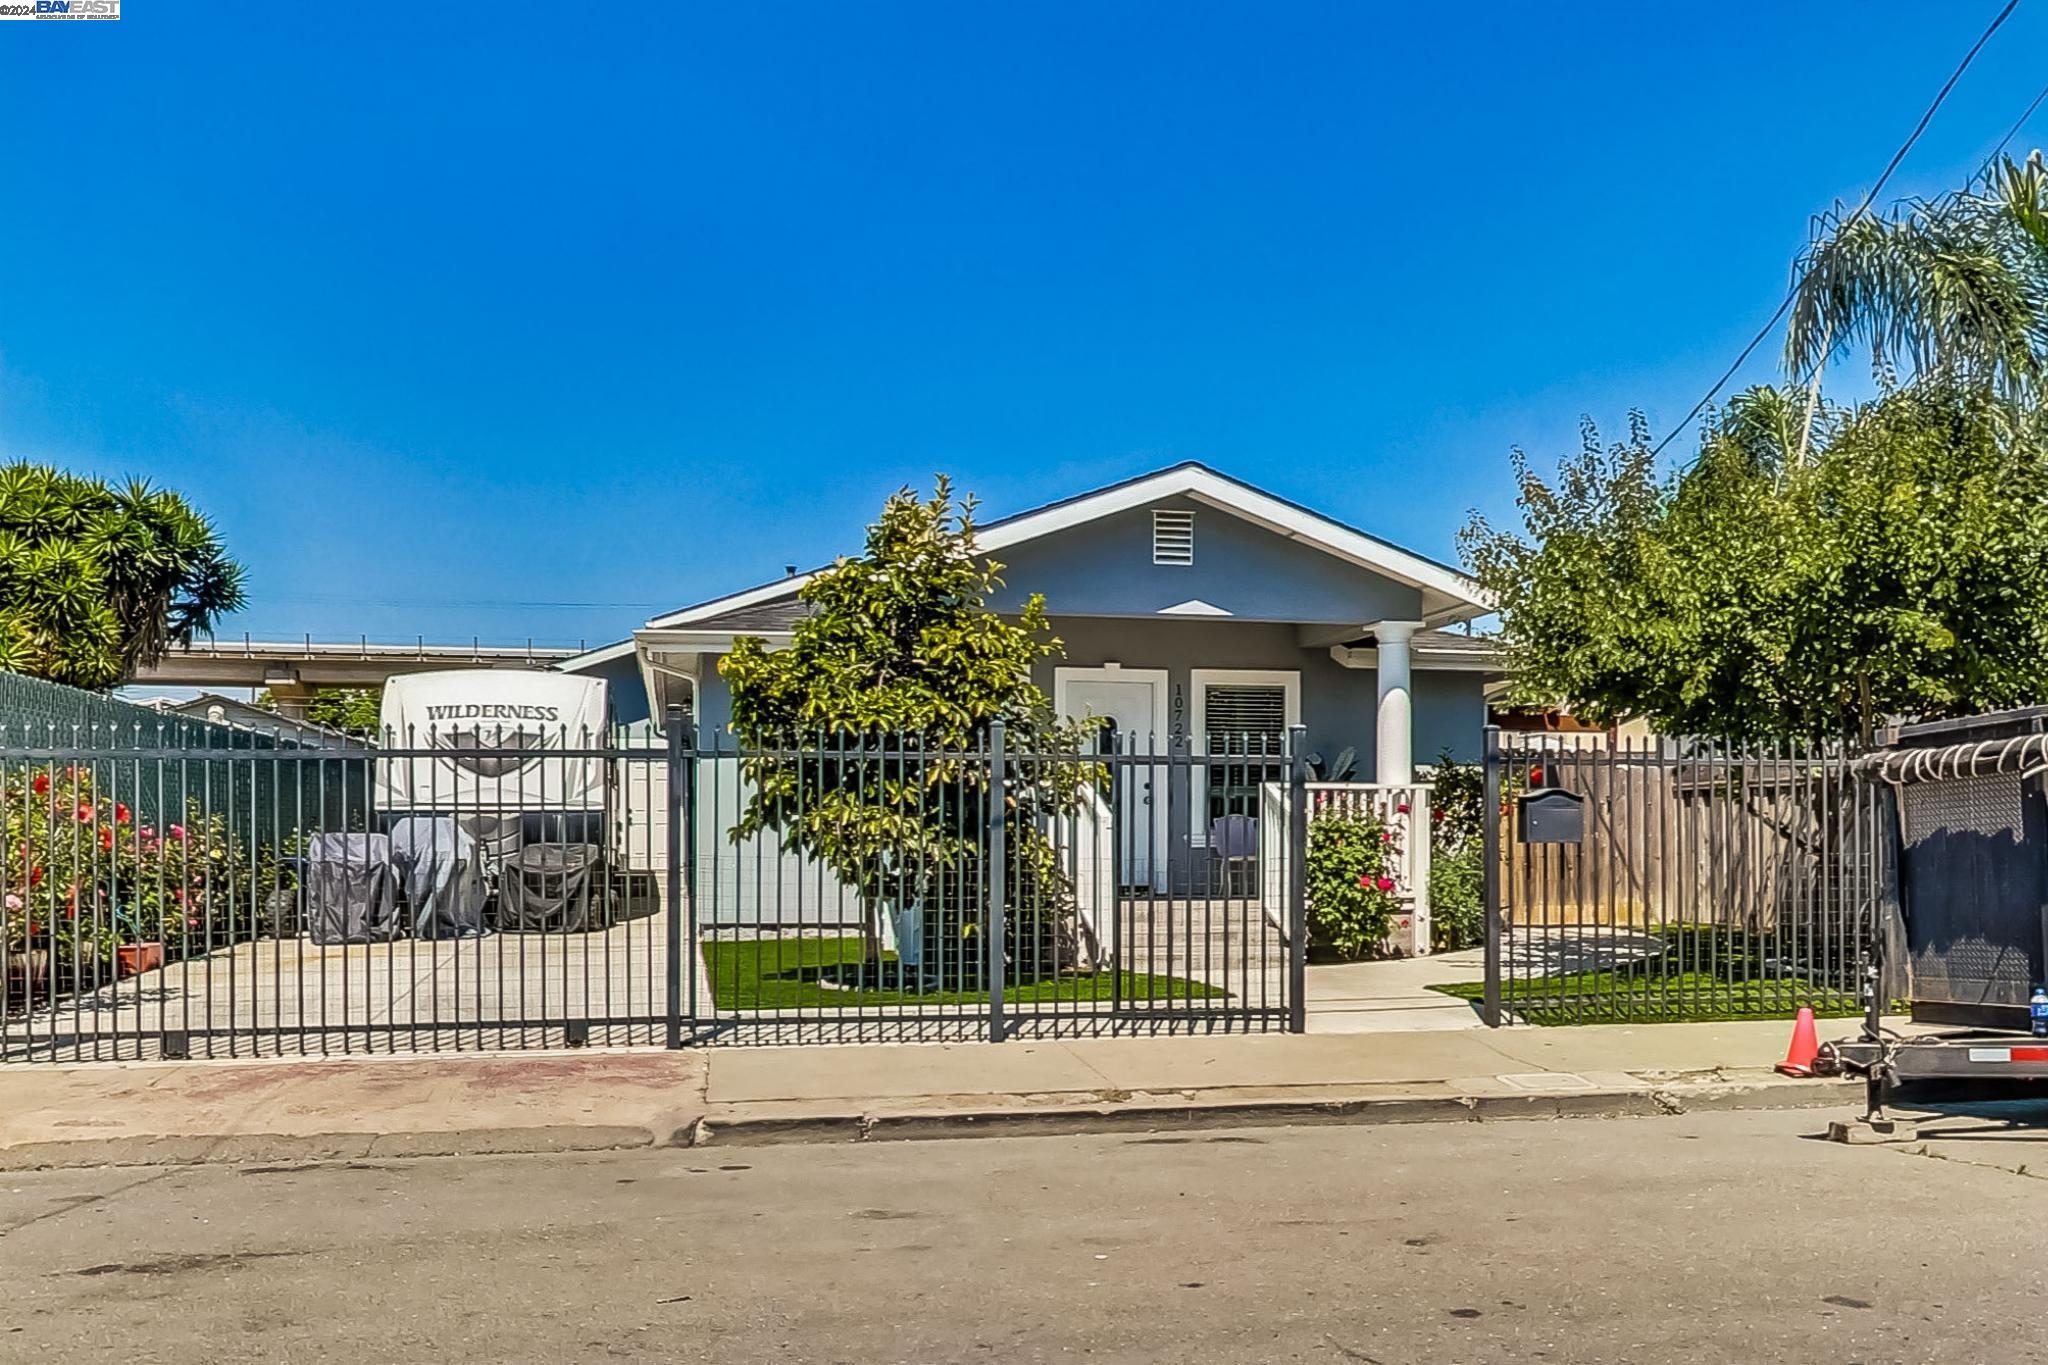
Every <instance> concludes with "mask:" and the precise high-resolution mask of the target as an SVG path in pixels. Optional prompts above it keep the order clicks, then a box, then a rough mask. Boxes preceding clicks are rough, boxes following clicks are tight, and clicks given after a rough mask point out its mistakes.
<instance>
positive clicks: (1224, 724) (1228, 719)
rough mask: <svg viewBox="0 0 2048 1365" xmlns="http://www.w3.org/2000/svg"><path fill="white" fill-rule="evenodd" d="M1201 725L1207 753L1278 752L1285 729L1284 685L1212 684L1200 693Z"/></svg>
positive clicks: (1285, 690) (1285, 696)
mask: <svg viewBox="0 0 2048 1365" xmlns="http://www.w3.org/2000/svg"><path fill="white" fill-rule="evenodd" d="M1202 728H1203V729H1204V730H1206V731H1207V732H1208V735H1209V752H1210V753H1215V754H1221V753H1233V754H1241V753H1247V752H1249V753H1254V754H1258V753H1266V752H1272V753H1278V752H1279V751H1280V741H1281V736H1282V735H1283V734H1284V733H1285V732H1286V729H1287V689H1286V688H1284V687H1276V686H1270V685H1244V684H1234V683H1217V684H1213V685H1211V686H1209V687H1208V688H1205V689H1204V690H1203V693H1202Z"/></svg>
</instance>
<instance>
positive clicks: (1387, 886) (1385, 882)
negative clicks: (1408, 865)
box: [1379, 877, 1394, 891]
mask: <svg viewBox="0 0 2048 1365" xmlns="http://www.w3.org/2000/svg"><path fill="white" fill-rule="evenodd" d="M1379 888H1380V890H1382V891H1392V890H1393V889H1394V879H1393V878H1392V877H1382V878H1380V880H1379Z"/></svg>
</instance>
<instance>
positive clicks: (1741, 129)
mask: <svg viewBox="0 0 2048 1365" xmlns="http://www.w3.org/2000/svg"><path fill="white" fill-rule="evenodd" d="M1997 8H1998V4H1997V3H1995V0H1968V3H1964V2H1963V0H1956V2H1955V3H1943V4H1926V3H1911V4H1888V3H1872V2H1871V0H1836V2H1834V3H1823V2H1821V0H1810V2H1808V3H1799V4H1788V3H1784V0H1751V2H1748V3H1737V2H1735V0H1715V2H1714V3H1707V2H1706V0H1701V3H1695V4H1688V5H1680V4H1665V3H1660V4H1643V3H1640V0H1635V2H1634V3H1625V4H1574V5H1533V4H1528V3H1521V2H1519V0H1518V2H1517V3H1483V2H1476V3H1471V4H1466V5H1461V6H1432V5H1398V6H1397V5H1392V4H1385V5H1364V4H1329V5H1310V4H1281V5H1256V6H1255V5H1250V4H1243V5H1232V6H1216V5H1206V4H1195V5H1186V4H1181V5H1164V4H1160V5H1151V6H1143V7H1138V6H1126V5H1114V4H1104V3H1100V2H1099V0H1091V2H1090V3H1087V4H1075V5H1072V6H1064V7H1053V6H1027V7H995V6H982V5H958V4H931V5H926V6H904V5H893V4H861V5H846V4H819V5H810V6H797V5H780V4H777V5H755V4H746V5H730V4H728V5H717V6H712V5H698V4H676V5H650V6H598V5H593V6H575V5H562V4H559V3H552V4H547V5H521V4H515V3H505V2H503V0H500V2H497V3H472V4H464V3H444V4H435V5H425V6H417V7H393V6H373V7H361V6H347V5H310V4H306V5H300V4H271V5H189V4H153V3H140V2H137V0H131V4H130V5H129V6H128V11H129V12H128V15H127V17H126V18H124V19H123V20H122V21H121V22H120V23H118V24H9V25H6V26H5V27H4V28H0V108H4V110H5V114H6V122H7V126H8V128H9V134H8V136H7V138H6V139H5V140H4V142H0V187H4V192H5V196H6V211H5V212H0V454H5V455H6V456H10V457H28V458H34V459H41V460H50V461H54V462H57V463H59V464H63V465H67V466H71V467H74V468H80V469H89V470H95V471H100V472H104V473H107V474H143V475H147V476H149V477H150V478H153V479H156V480H159V481H161V482H164V483H168V484H171V485H173V486H175V487H177V488H179V489H181V490H184V491H186V492H187V493H189V494H190V495H191V496H192V497H193V498H194V500H196V501H197V502H198V503H199V504H200V505H201V506H202V507H203V508H204V509H205V510H207V511H208V512H210V513H211V514H212V515H213V516H214V517H215V518H216V519H217V520H218V522H219V523H220V526H221V528H222V530H223V532H224V533H225V536H226V538H227V540H228V542H229V545H230V547H231V549H232V550H233V551H234V552H235V553H236V554H237V555H238V556H239V557H241V558H242V559H243V560H244V561H245V562H246V563H247V564H248V566H249V570H250V587H251V602H250V606H249V608H248V610H247V611H245V612H244V613H242V614H241V615H240V616H239V617H237V618H236V619H235V620H234V621H233V622H232V623H231V625H232V627H233V628H234V629H236V630H241V629H245V628H246V629H248V630H251V631H253V632H255V633H257V634H258V635H275V634H288V633H290V634H296V633H298V632H302V631H310V632H312V633H313V634H314V635H316V636H330V637H344V636H354V635H357V634H362V633H367V634H369V635H370V636H372V637H373V638H375V637H387V638H407V637H410V636H412V635H414V634H421V633H424V634H426V635H428V636H430V637H432V636H442V637H468V636H470V635H472V634H475V635H482V636H484V637H485V638H487V639H500V640H504V639H523V638H525V637H527V636H529V635H530V636H533V637H535V638H536V639H541V640H566V641H569V642H572V643H573V642H574V641H575V640H577V639H578V638H587V639H589V640H590V641H591V642H592V643H597V642H599V641H602V640H606V639H612V638H617V637H618V636H620V635H622V634H623V633H624V632H625V631H627V630H628V629H630V628H631V627H632V626H634V625H635V624H637V623H638V622H639V621H640V620H642V619H644V618H645V617H646V616H647V615H649V614H651V613H652V612H653V611H655V610H658V609H665V608H668V607H672V606H676V605H680V604H683V603H686V602H689V601H692V600H695V599H697V598H701V597H705V596H709V595H712V594H715V593H717V592H720V591H723V590H726V589H728V588H734V587H739V586H743V585H746V584H749V583H751V582H754V581H757V580H760V579H762V578H766V577H773V576H775V575H776V574H777V573H778V572H780V569H781V566H782V565H783V564H784V563H785V562H786V561H792V560H793V561H800V562H803V563H805V564H809V563H811V562H813V561H816V560H819V559H822V558H827V557H829V556H830V555H831V554H833V553H835V552H837V551H839V550H841V549H846V548H850V547H851V546H852V545H854V544H855V543H856V542H857V538H858V535H859V530H860V527H861V526H862V525H863V524H864V522H865V521H866V520H867V518H868V517H869V515H870V514H871V513H872V512H873V510H874V508H875V507H876V506H877V504H878V503H879V501H880V500H881V498H882V497H883V496H884V495H885V494H886V493H888V492H889V491H890V490H891V489H893V488H894V487H896V486H898V485H900V484H902V483H904V482H906V481H909V482H924V481H926V480H928V478H929V476H930V475H931V474H932V473H933V472H934V471H936V470H947V471H950V472H951V473H953V474H954V475H955V476H956V477H957V478H958V480H959V481H960V482H961V483H962V484H963V485H964V486H965V487H967V488H969V489H971V490H974V491H975V492H977V493H979V494H981V495H982V497H983V498H984V500H985V502H986V503H987V505H988V507H989V510H990V511H991V512H992V513H1000V512H1006V511H1013V510H1017V509H1020V508H1023V507H1026V506H1030V505H1032V504H1035V503H1037V502H1039V501H1042V500H1046V499H1049V498H1054V497H1059V496H1063V495H1066V494H1069V493H1072V492H1075V491H1079V490H1080V489H1083V488H1086V487H1090V486H1093V485H1095V484H1097V483H1102V482H1107V481H1110V480H1113V479H1116V478H1120V477H1123V476H1126V475H1129V474H1132V473H1136V472H1139V471H1142V470H1145V469H1148V468H1152V467H1155V466H1158V465H1163V464H1167V463H1170V462H1173V461H1177V460H1181V459H1190V458H1192V459H1200V460H1204V461H1207V462H1209V463H1212V464H1214V465H1216V466H1218V467H1220V468H1222V469H1224V470H1226V471H1228V472H1230V473H1233V474H1236V475H1238V476H1240V477H1243V478H1246V479H1250V480H1252V481H1254V482H1256V483H1260V484H1262V485H1265V486H1267V487H1269V488H1271V489H1273V490H1274V491H1276V492H1279V493H1282V494H1284V495H1287V496H1289V497H1292V498H1296V499H1299V500H1301V501H1304V502H1307V503H1310V504H1312V505H1315V506H1317V507H1319V508H1322V509H1325V510H1327V511H1329V512H1331V513H1333V514H1336V515H1338V516H1340V517H1343V518H1345V519H1347V520H1350V521H1352V522H1355V523H1357V524H1359V525H1361V526H1364V527H1366V528H1367V529H1370V530H1372V531H1375V532H1378V533H1380V534H1382V535H1385V536H1388V537H1391V538H1393V539H1395V540H1397V541H1400V542H1403V543H1405V544H1408V545H1410V546H1412V547H1414V548H1416V549H1418V550H1421V551H1424V552H1426V553H1430V554H1433V555H1436V556H1439V557H1443V558H1450V557H1452V556H1453V555H1454V553H1455V550H1454V542H1453V538H1454V536H1455V534H1456V531H1457V528H1458V526H1459V525H1460V524H1461V523H1462V521H1463V520H1464V518H1465V514H1466V511H1467V509H1468V508H1471V507H1474V506H1477V507H1481V508H1484V509H1486V510H1487V511H1489V512H1491V513H1494V514H1496V515H1499V514H1502V513H1507V512H1511V497H1512V492H1511V488H1510V485H1509V482H1508V472H1507V456H1508V450H1509V447H1510V446H1511V445H1514V444H1517V443H1519V444H1521V445H1523V446H1525V447H1527V448H1528V449H1529V450H1530V451H1531V452H1532V453H1533V454H1535V455H1536V456H1537V457H1538V458H1539V459H1540V460H1544V461H1547V460H1549V459H1550V458H1552V457H1553V456H1555V455H1556V454H1557V453H1559V452H1561V451H1563V450H1565V449H1568V448H1570V447H1571V446H1572V445H1573V444H1574V443H1575V441H1576V426H1577V422H1578V419H1579V416H1580V414H1581V413H1590V414H1592V415H1593V416H1594V417H1595V418H1596V419H1597V420H1599V421H1600V422H1601V423H1602V424H1603V425H1606V426H1610V427H1612V428H1614V429H1616V430H1619V429H1620V427H1621V425H1622V422H1623V418H1624V414H1625V413H1626V411H1627V409H1628V408H1629V407H1631V406H1641V407H1643V408H1645V409H1647V411H1648V412H1649V414H1650V417H1651V419H1652V421H1653V423H1654V424H1655V425H1656V427H1657V429H1658V430H1659V431H1660V432H1661V431H1663V430H1665V429H1668V425H1669V424H1670V423H1672V422H1674V421H1676V420H1677V419H1678V418H1679V417H1680V416H1682V415H1683V413H1684V412H1685V410H1686V409H1687V408H1688V407H1690V406H1691V404H1692V403H1693V401H1694V400H1695V399H1697V398H1698V397H1699V396H1700V394H1701V393H1702V392H1703V391H1704V389H1705V387H1706V385H1707V384H1708V383H1710V382H1711V381H1712V379H1713V378H1714V377H1715V376H1716V375H1717V374H1718V373H1719V371H1720V370H1721V368H1722V367H1723V366H1724V365H1725V364H1726V363H1727V361H1728V360H1730V359H1732V357H1733V356H1734V354H1735V352H1736V351H1737V349H1738V348H1739V347H1740V346H1741V344H1742V342H1743V341H1744V340H1746V339H1747V338H1748V336H1749V334H1750V333H1751V332H1752V331H1753V330H1754V329H1755V328H1756V327H1757V326H1758V325H1759V324H1760V322H1761V321H1762V319H1763V318H1764V317H1766V316H1767V315H1768V314H1769V312H1770V310H1771V309H1772V308H1773V307H1774V306H1775V304H1776V302H1777V300H1778V298H1779V297H1780V296H1781V295H1782V293H1783V291H1784V289H1785V286H1786V282H1787V279H1788V268H1789V264H1790V261H1791V258H1792V256H1793V254H1794V252H1795V251H1796V249H1797V248H1798V247H1799V245H1800V244H1801V243H1802V242H1803V241H1804V240H1805V236H1806V232H1807V221H1808V218H1809V216H1810V215H1811V214H1812V213H1813V212H1814V211H1816V210H1819V209H1821V208H1824V207H1825V206H1826V205H1827V204H1828V203H1829V202H1830V201H1831V200H1832V199H1834V198H1836V197H1838V196H1854V195H1857V194H1860V193H1861V191H1862V190H1863V189H1864V188H1865V187H1866V186H1867V185H1868V184H1869V183H1870V181H1871V180H1872V178H1874V177H1875V176H1876V174H1877V173H1878V171H1879V170H1880V169H1881V168H1882V166H1883V164H1884V162H1885V160H1886V159H1887V157H1888V156H1889V155H1890V153H1891V152H1892V150H1893V149H1894V148H1895V147H1896V146H1897V144H1898V143H1899V142H1900V141H1901V139H1902V138H1903V137H1904V136H1905V134H1906V132H1907V131H1908V130H1909V128H1910V127H1911V125H1912V123H1913V122H1914V120H1915V119H1916V118H1917V117H1918V116H1919V113H1920V111H1921V109H1922V108H1923V107H1924V105H1925V104H1926V102H1927V100H1928V99H1929V98H1930V97H1931V95H1932V94H1933V92H1934V90H1935V89H1936V88H1937V87H1938V86H1939V84H1940V82H1941V81H1942V79H1943V78H1944V77H1945V76H1946V75H1947V73H1948V70H1949V69H1950V68H1951V67H1952V66H1953V64H1954V63H1955V61H1956V60H1957V59H1958V58H1959V57H1960V55H1961V54H1962V52H1963V50H1964V49H1965V48H1966V47H1967V46H1968V44H1969V43H1970V41H1971V40H1972V39H1974V38H1975V36H1976V35H1977V33H1978V32H1979V31H1980V30H1981V29H1982V27H1983V26H1984V24H1985V23H1986V22H1988V20H1989V19H1990V17H1991V15H1992V14H1993V13H1994V12H1995V11H1996V10H1997ZM2043 52H2048V0H2032V3H2030V4H2025V5H2023V6H2022V7H2021V10H2020V11H2019V13H2018V14H2017V15H2016V16H2015V17H2014V18H2013V20H2012V21H2011V22H2010V23H2009V24H2008V25H2007V26H2006V28H2005V30H2004V31H2003V32H2002V33H2001V34H2000V35H1999V36H1998V37H1997V38H1996V39H1994V40H1993V44H1992V46H1991V47H1990V48H1989V49H1987V51H1986V53H1985V55H1984V56H1983V57H1982V58H1981V59H1980V60H1979V62H1978V64H1977V65H1976V67H1974V68H1973V69H1972V71H1971V72H1970V73H1969V75H1968V76H1966V77H1965V79H1964V81H1963V83H1962V85H1961V86H1960V87H1959V88H1958V90H1957V92H1956V94H1955V96H1954V97H1953V98H1952V99H1951V101H1950V102H1949V104H1948V105H1947V107H1946V108H1944V110H1943V111H1942V113H1941V114H1940V116H1939V117H1938V119H1937V121H1936V123H1935V125H1934V127H1933V129H1932V131H1931V132H1930V134H1929V135H1928V136H1927V138H1926V139H1925V140H1924V141H1923V142H1922V143H1921V145H1920V147H1919V149H1918V150H1917V151H1916V152H1915V154H1914V155H1913V157H1912V159H1911V160H1910V161H1908V163H1907V165H1906V167H1905V170H1904V171H1903V172H1902V173H1901V175H1900V176H1899V178H1898V179H1897V181H1896V182H1895V188H1896V189H1897V190H1898V191H1899V192H1901V193H1912V192H1932V191H1936V190H1939V189H1941V188H1944V187H1946V186H1948V185H1950V184H1951V183H1955V182H1959V181H1961V180H1962V179H1964V178H1966V177H1967V176H1968V174H1969V173H1970V172H1971V171H1972V170H1973V169H1974V168H1975V165H1976V163H1977V161H1978V160H1979V159H1980V158H1981V157H1982V156H1983V155H1984V153H1985V152H1986V151H1987V150H1988V149H1989V148H1990V146H1991V145H1992V144H1993V143H1995V141H1996V140H1997V138H1998V137H1999V135H2000V134H2001V133H2003V132H2004V130H2005V129H2006V128H2007V127H2008V126H2009V125H2010V124H2011V123H2012V121H2013V120H2014V119H2015V118H2017V117H2018V115H2019V113H2020V111H2021V110H2022V109H2023V108H2024V107H2025V105H2026V103H2027V102H2028V100H2030V99H2031V98H2032V97H2033V95H2034V93H2035V92H2036V91H2037V90H2038V89H2039V88H2040V86H2041V84H2042V83H2043V81H2044V80H2048V64H2044V63H2043V61H2042V60H2041V55H2040V54H2042V53H2043ZM2044 137H2048V112H2044V113H2043V114H2042V115H2041V116H2039V117H2038V118H2037V121H2036V124H2035V125H2034V126H2033V127H2030V129H2029V130H2028V135H2026V136H2023V137H2022V138H2021V139H2020V140H2019V144H2018V145H2020V146H2022V147H2025V146H2031V145H2034V142H2035V141H2036V140H2039V139H2041V138H2044ZM1774 360H1775V356H1774V351H1773V350H1772V349H1771V348H1767V349H1766V352H1765V353H1764V356H1763V357H1762V358H1761V359H1760V360H1759V362H1758V363H1757V364H1756V365H1754V366H1753V367H1752V370H1753V373H1754V376H1755V377H1759V378H1761V377H1767V376H1768V375H1769V374H1770V373H1771V372H1772V368H1773V365H1774ZM1680 448H1682V447H1680ZM562 604H593V605H580V606H578V605H562Z"/></svg>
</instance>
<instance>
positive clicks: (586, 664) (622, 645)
mask: <svg viewBox="0 0 2048 1365" xmlns="http://www.w3.org/2000/svg"><path fill="white" fill-rule="evenodd" d="M632 652H633V637H632V636H630V635H629V636H627V637H626V638H625V639H623V640H621V641H619V642H618V643H617V644H613V645H603V646H600V647H599V648H597V649H592V650H586V651H585V652H583V653H581V654H574V655H571V656H570V657H568V658H566V659H562V660H560V661H559V662H557V663H556V664H555V671H556V672H558V673H580V672H582V671H583V670H584V669H586V668H595V667H597V666H598V665H599V664H608V663H610V662H611V661H612V660H613V659H623V658H625V657H626V656H627V655H628V654H631V653H632Z"/></svg>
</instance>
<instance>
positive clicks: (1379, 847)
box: [1306, 806, 1401, 959]
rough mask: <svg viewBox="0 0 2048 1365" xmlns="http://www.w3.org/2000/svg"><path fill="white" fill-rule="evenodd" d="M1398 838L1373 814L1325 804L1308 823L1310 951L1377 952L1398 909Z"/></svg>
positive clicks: (1343, 954)
mask: <svg viewBox="0 0 2048 1365" xmlns="http://www.w3.org/2000/svg"><path fill="white" fill-rule="evenodd" d="M1400 858H1401V845H1400V838H1399V836H1398V835H1396V834H1395V832H1394V831H1393V830H1392V829H1390V828H1388V827H1387V825H1386V824H1385V822H1383V821H1382V820H1380V819H1379V817H1378V816H1376V815H1373V814H1371V813H1369V812H1366V811H1362V810H1350V809H1346V808H1343V807H1339V806H1326V807H1324V808H1323V809H1321V810H1319V811H1316V812H1314V813H1313V814H1311V815H1310V816H1309V822H1308V865H1307V868H1306V872H1307V883H1308V884H1307V892H1308V937H1309V947H1310V949H1311V950H1312V951H1315V950H1320V951H1321V952H1323V953H1326V954H1329V955H1333V956H1336V957H1341V958H1345V959H1355V958H1361V957H1366V956H1368V955H1370V954H1371V953H1373V952H1375V951H1377V950H1378V948H1379V946H1380V944H1381V943H1382V942H1383V941H1384V940H1385V939H1386V937H1387V934H1388V931H1389V930H1390V929H1391V928H1392V927H1393V922H1394V915H1395V913H1396V911H1397V910H1398V909H1399V902H1398V901H1397V900H1396V899H1395V894H1394V893H1395V890H1396V884H1395V881H1394V869H1395V868H1396V867H1398V866H1399V865H1400Z"/></svg>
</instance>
